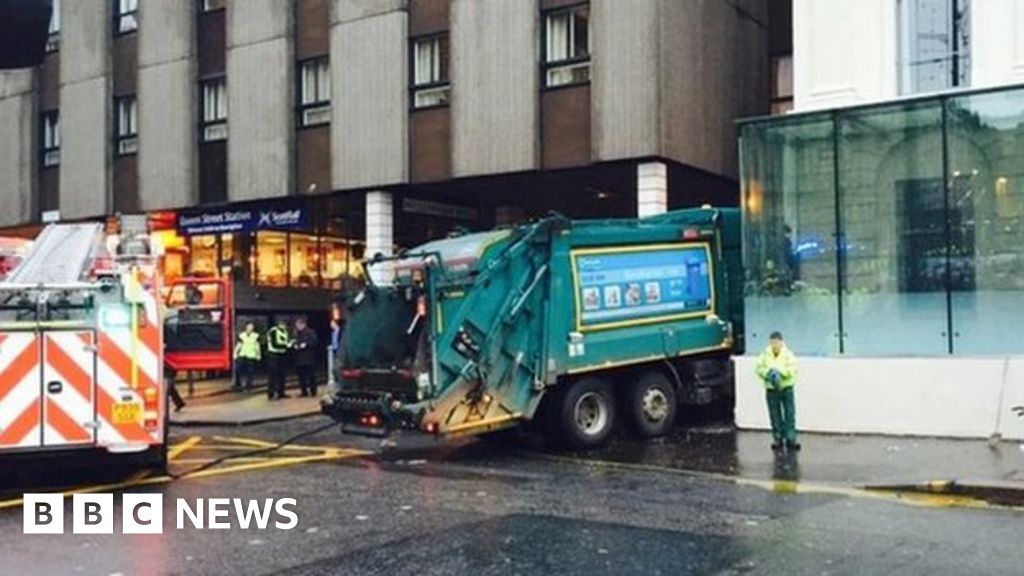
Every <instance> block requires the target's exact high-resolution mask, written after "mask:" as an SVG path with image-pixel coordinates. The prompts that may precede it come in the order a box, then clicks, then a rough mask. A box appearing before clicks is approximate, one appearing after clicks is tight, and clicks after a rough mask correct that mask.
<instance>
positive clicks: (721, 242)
mask: <svg viewBox="0 0 1024 576" xmlns="http://www.w3.org/2000/svg"><path fill="white" fill-rule="evenodd" d="M739 226H740V224H739V212H738V211H737V210H732V209H710V208H704V209H693V210H681V211H675V212H669V213H666V214H662V215H659V216H654V217H648V218H642V219H616V220H584V221H571V220H568V219H566V218H564V217H562V216H558V215H553V216H550V217H547V218H544V219H542V220H540V221H538V222H535V223H532V224H528V225H523V226H519V227H516V228H512V229H507V230H494V231H490V232H482V233H473V234H466V235H462V236H458V237H453V238H448V239H444V240H438V241H434V242H429V243H427V244H424V245H422V246H420V247H418V248H415V249H412V250H409V251H407V252H405V253H403V254H400V255H398V256H397V257H394V258H377V259H375V260H374V261H372V262H370V263H368V268H369V269H370V270H369V272H370V274H369V275H370V277H371V278H381V277H383V278H386V279H387V280H390V282H391V283H390V284H388V285H385V282H379V281H378V282H377V283H370V284H369V285H368V286H367V287H366V288H364V289H362V290H360V291H358V292H355V293H350V294H347V295H345V296H344V299H343V300H344V301H343V306H344V317H345V319H346V326H345V330H344V335H343V338H342V345H341V352H340V356H341V358H340V362H341V370H340V378H339V379H338V385H337V386H335V387H334V389H333V390H332V391H331V393H330V394H329V395H328V396H327V397H325V398H324V401H323V402H324V404H323V409H324V412H326V413H327V414H329V415H331V416H332V417H334V418H335V419H336V420H338V421H340V422H341V424H342V429H343V431H345V432H350V433H361V434H374V435H385V434H387V433H388V432H390V431H391V430H394V429H412V430H420V431H423V432H426V433H431V434H440V435H457V434H480V433H487V432H492V431H496V430H499V429H502V428H507V427H512V426H516V425H519V424H522V423H527V422H537V423H538V424H540V425H541V426H542V427H543V429H544V430H545V431H546V432H548V433H550V434H551V435H552V436H554V437H555V438H557V439H558V440H560V441H561V442H562V443H563V444H565V445H567V446H569V447H575V448H587V447H592V446H597V445H600V444H601V443H602V442H604V440H605V439H606V438H607V436H608V434H609V432H610V431H611V430H612V427H613V425H614V424H615V423H616V421H617V420H619V419H621V420H623V421H624V422H625V423H627V424H628V425H629V426H630V427H631V428H632V429H633V430H634V431H635V432H636V433H637V434H639V435H641V436H644V437H653V436H659V435H663V434H665V433H666V432H667V431H668V430H669V429H670V428H671V426H672V424H673V422H674V420H675V418H676V414H677V411H678V407H679V405H680V404H702V403H709V402H711V401H713V400H715V399H717V398H721V397H723V396H726V395H729V394H731V393H732V388H731V386H732V378H731V373H730V366H731V364H730V362H729V357H730V355H731V354H734V353H741V352H742V348H743V325H742V318H743V309H742V306H743V301H742V262H741V255H740V230H739Z"/></svg>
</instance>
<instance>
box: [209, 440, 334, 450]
mask: <svg viewBox="0 0 1024 576" xmlns="http://www.w3.org/2000/svg"><path fill="white" fill-rule="evenodd" d="M213 440H216V441H218V442H232V443H235V444H241V445H243V446H252V447H253V448H273V447H275V446H277V445H278V443H277V442H267V441H266V440H257V439H256V438H240V437H238V436H214V437H213ZM335 448H336V447H335V446H314V445H310V444H288V445H287V446H282V447H281V449H284V450H305V451H313V452H320V451H323V450H334V449H335Z"/></svg>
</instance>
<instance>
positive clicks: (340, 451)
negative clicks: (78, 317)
mask: <svg viewBox="0 0 1024 576" xmlns="http://www.w3.org/2000/svg"><path fill="white" fill-rule="evenodd" d="M189 440H191V438H190V439H189ZM255 442H258V441H255ZM178 446H180V444H179V445H178ZM319 452H320V453H319V454H313V455H310V456H293V457H287V458H267V459H262V460H259V461H254V462H247V463H245V464H238V465H236V466H224V467H217V468H210V469H208V470H200V471H198V472H195V473H192V474H185V475H183V476H179V477H178V478H177V479H178V480H183V479H196V478H209V477H211V476H223V475H228V474H238V473H241V472H249V471H252V470H267V469H271V468H282V467H285V466H296V465H299V464H309V463H314V462H327V461H331V460H341V459H344V458H357V457H359V456H365V455H367V454H369V452H367V451H364V450H355V449H349V448H328V449H325V450H319ZM144 474H145V471H143V472H141V473H138V474H135V475H133V476H132V477H130V478H129V479H128V480H125V481H122V482H114V483H110V484H99V485H95V486H83V487H80V488H75V489H72V490H67V491H64V492H62V493H61V494H62V495H63V496H64V497H65V498H67V497H68V496H71V495H73V494H89V493H95V492H107V491H114V490H123V489H125V488H135V487H138V486H152V485H156V484H166V483H168V482H171V481H172V480H175V478H173V477H171V476H168V475H161V476H149V477H144V476H143V475H144ZM22 503H23V499H22V498H15V499H11V500H5V501H0V510H2V509H5V508H14V507H16V506H21V504H22Z"/></svg>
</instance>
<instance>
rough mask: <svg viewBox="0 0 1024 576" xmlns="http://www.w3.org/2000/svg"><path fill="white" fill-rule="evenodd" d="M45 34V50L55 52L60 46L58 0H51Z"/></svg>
mask: <svg viewBox="0 0 1024 576" xmlns="http://www.w3.org/2000/svg"><path fill="white" fill-rule="evenodd" d="M46 34H47V36H46V51H47V52H56V51H57V48H59V47H60V0H53V12H52V13H51V14H50V24H49V26H48V27H47V28H46Z"/></svg>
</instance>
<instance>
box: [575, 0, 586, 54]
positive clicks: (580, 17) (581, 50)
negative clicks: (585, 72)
mask: <svg viewBox="0 0 1024 576" xmlns="http://www.w3.org/2000/svg"><path fill="white" fill-rule="evenodd" d="M589 55H590V9H589V8H587V7H586V6H583V7H580V8H577V9H576V10H574V11H573V14H572V57H573V58H586V57H587V56H589Z"/></svg>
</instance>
